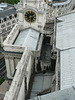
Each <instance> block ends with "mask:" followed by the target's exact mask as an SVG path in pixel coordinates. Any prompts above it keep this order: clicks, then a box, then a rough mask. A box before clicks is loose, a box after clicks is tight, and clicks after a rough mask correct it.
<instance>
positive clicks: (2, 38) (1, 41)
mask: <svg viewBox="0 0 75 100" xmlns="http://www.w3.org/2000/svg"><path fill="white" fill-rule="evenodd" d="M2 43H3V37H2V35H1V45H2Z"/></svg>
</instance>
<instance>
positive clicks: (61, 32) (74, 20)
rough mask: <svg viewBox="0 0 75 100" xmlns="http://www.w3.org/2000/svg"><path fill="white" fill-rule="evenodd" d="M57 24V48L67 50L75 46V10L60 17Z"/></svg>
mask: <svg viewBox="0 0 75 100" xmlns="http://www.w3.org/2000/svg"><path fill="white" fill-rule="evenodd" d="M59 19H61V22H59V23H57V26H56V48H57V49H60V50H65V49H69V48H74V47H75V12H74V13H71V14H67V15H64V16H61V17H58V18H57V20H59Z"/></svg>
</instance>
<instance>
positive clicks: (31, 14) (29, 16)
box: [25, 11, 36, 23]
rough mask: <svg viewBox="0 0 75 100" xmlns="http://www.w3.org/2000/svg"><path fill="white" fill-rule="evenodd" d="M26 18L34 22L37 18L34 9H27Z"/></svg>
mask: <svg viewBox="0 0 75 100" xmlns="http://www.w3.org/2000/svg"><path fill="white" fill-rule="evenodd" d="M25 20H26V21H27V22H30V23H32V22H34V21H35V20H36V14H35V13H34V12H33V11H27V12H26V13H25Z"/></svg>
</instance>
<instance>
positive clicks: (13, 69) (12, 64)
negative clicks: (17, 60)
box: [10, 57, 15, 77]
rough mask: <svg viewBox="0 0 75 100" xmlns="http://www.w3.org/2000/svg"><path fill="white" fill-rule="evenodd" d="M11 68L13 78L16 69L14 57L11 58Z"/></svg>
mask: <svg viewBox="0 0 75 100" xmlns="http://www.w3.org/2000/svg"><path fill="white" fill-rule="evenodd" d="M10 67H11V74H12V77H13V74H14V72H15V68H14V58H13V57H11V58H10Z"/></svg>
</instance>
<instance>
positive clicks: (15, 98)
mask: <svg viewBox="0 0 75 100" xmlns="http://www.w3.org/2000/svg"><path fill="white" fill-rule="evenodd" d="M30 57H31V52H30V50H29V49H28V48H25V50H24V53H23V55H22V58H21V60H20V62H18V64H17V67H16V74H15V76H14V79H13V81H12V84H11V86H10V89H9V91H8V92H6V95H5V97H4V100H24V99H25V95H23V94H25V85H27V84H29V83H27V84H25V77H26V78H29V77H30V76H31V74H30V73H29V77H28V73H27V71H26V69H27V67H29V68H30V69H31V68H32V67H31V64H30V65H29V66H28V64H29V60H30ZM27 82H29V81H27ZM21 88H23V89H24V91H23V90H21ZM19 96H20V97H19Z"/></svg>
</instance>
